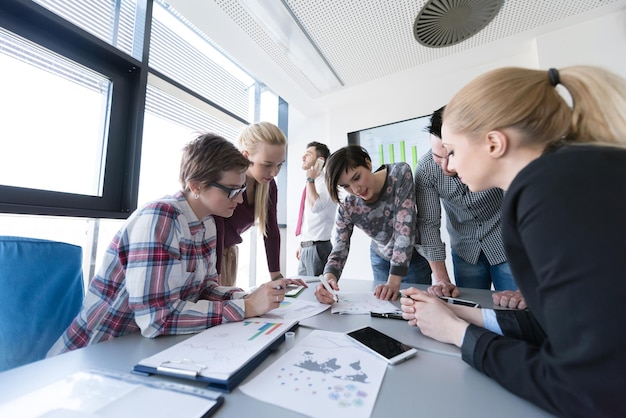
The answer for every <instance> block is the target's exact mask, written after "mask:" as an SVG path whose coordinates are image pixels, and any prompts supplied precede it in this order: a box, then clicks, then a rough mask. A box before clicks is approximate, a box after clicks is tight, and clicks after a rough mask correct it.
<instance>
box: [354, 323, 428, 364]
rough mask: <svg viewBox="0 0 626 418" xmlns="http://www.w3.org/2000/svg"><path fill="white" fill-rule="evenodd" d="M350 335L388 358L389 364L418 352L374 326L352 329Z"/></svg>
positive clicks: (374, 351)
mask: <svg viewBox="0 0 626 418" xmlns="http://www.w3.org/2000/svg"><path fill="white" fill-rule="evenodd" d="M348 336H349V337H351V338H352V339H354V340H355V341H356V342H357V343H359V344H360V345H362V346H363V347H366V348H368V349H369V350H371V351H372V352H373V353H374V354H376V355H377V356H379V357H381V358H383V359H385V360H387V362H388V363H389V364H397V363H400V362H402V361H405V360H408V359H410V358H411V357H413V356H415V355H416V354H417V350H416V349H415V348H413V347H411V346H408V345H406V344H404V343H402V342H400V341H398V340H396V339H395V338H392V337H390V336H389V335H387V334H383V333H382V332H380V331H378V330H376V329H374V328H372V327H364V328H360V329H357V330H355V331H351V332H349V333H348Z"/></svg>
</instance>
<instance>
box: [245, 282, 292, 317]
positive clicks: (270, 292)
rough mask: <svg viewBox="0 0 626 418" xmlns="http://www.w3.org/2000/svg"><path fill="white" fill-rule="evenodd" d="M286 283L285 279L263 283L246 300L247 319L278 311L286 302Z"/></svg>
mask: <svg viewBox="0 0 626 418" xmlns="http://www.w3.org/2000/svg"><path fill="white" fill-rule="evenodd" d="M285 287H286V286H285V281H284V280H283V279H279V280H273V281H271V282H267V283H263V284H262V285H261V286H259V287H258V288H257V289H256V290H255V291H254V292H252V293H251V294H249V295H248V296H247V297H246V298H244V305H245V313H244V315H245V317H246V318H250V317H253V316H259V315H263V314H265V313H267V312H268V311H271V310H272V309H276V308H278V307H279V306H280V303H281V302H282V301H283V300H285Z"/></svg>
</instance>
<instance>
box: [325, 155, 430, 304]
mask: <svg viewBox="0 0 626 418" xmlns="http://www.w3.org/2000/svg"><path fill="white" fill-rule="evenodd" d="M326 186H327V188H328V192H329V193H330V196H331V198H332V199H333V201H335V202H336V203H338V204H339V208H338V211H337V218H336V222H335V234H334V237H335V238H334V242H333V250H332V252H331V254H330V256H329V257H328V261H327V263H326V267H325V268H324V276H325V277H326V279H327V280H328V283H329V284H330V286H331V287H332V288H333V289H335V290H339V286H338V284H337V283H338V281H339V277H340V276H341V272H342V271H343V267H344V266H345V263H346V259H347V258H348V253H349V251H350V238H351V236H352V231H353V229H354V227H355V226H356V227H357V228H359V229H361V230H362V231H363V232H364V233H365V234H367V235H368V236H369V237H370V238H371V239H372V241H371V245H370V260H371V263H372V270H373V272H374V281H375V282H378V285H377V286H376V288H375V290H374V295H375V296H376V297H377V298H379V299H384V300H396V299H397V298H398V294H399V290H400V283H401V282H405V283H422V284H430V283H431V270H430V267H429V265H428V262H427V261H426V260H425V259H424V258H423V257H422V256H421V255H419V254H418V253H417V252H416V251H415V248H414V247H415V231H416V229H415V213H416V209H415V188H414V185H413V174H412V173H411V167H410V166H409V165H408V164H406V163H395V164H385V165H382V166H381V167H380V168H379V169H378V170H376V171H375V172H372V160H371V158H370V156H369V154H368V153H367V151H366V150H365V149H364V148H363V147H360V146H356V145H349V146H347V147H343V148H341V149H339V150H337V151H335V152H334V153H333V154H332V155H331V156H330V157H329V158H328V161H327V162H326ZM339 188H341V189H342V190H343V191H345V192H346V193H347V196H346V197H345V199H344V200H343V201H341V200H340V198H339ZM315 294H316V296H317V299H318V300H319V301H320V302H323V303H329V304H330V303H333V295H332V294H331V293H330V292H328V291H327V290H326V289H325V288H324V287H323V286H321V285H320V286H318V287H317V289H316V290H315Z"/></svg>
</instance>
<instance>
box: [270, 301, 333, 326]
mask: <svg viewBox="0 0 626 418" xmlns="http://www.w3.org/2000/svg"><path fill="white" fill-rule="evenodd" d="M329 307H330V305H326V304H325V303H319V302H311V301H308V300H300V299H285V300H283V301H282V302H281V303H280V306H279V307H278V308H276V309H272V310H271V311H269V312H267V313H266V314H263V315H261V316H259V318H266V319H272V318H273V319H280V320H283V321H301V320H303V319H306V318H308V317H310V316H313V315H317V314H319V313H321V312H324V311H325V310H326V309H328V308H329Z"/></svg>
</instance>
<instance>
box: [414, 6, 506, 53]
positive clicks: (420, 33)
mask: <svg viewBox="0 0 626 418" xmlns="http://www.w3.org/2000/svg"><path fill="white" fill-rule="evenodd" d="M502 3H503V0H429V1H428V2H426V4H425V5H424V7H423V8H422V10H421V11H420V12H419V14H418V15H417V18H416V19H415V23H414V24H413V36H415V39H416V40H417V42H419V43H420V44H422V45H424V46H428V47H431V48H441V47H445V46H451V45H454V44H458V43H459V42H463V41H464V40H466V39H468V38H470V37H472V36H474V35H475V34H477V33H478V32H480V31H481V30H482V29H483V28H484V27H485V26H487V24H488V23H489V22H491V20H492V19H493V18H494V17H496V15H497V14H498V11H499V10H500V8H501V7H502Z"/></svg>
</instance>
